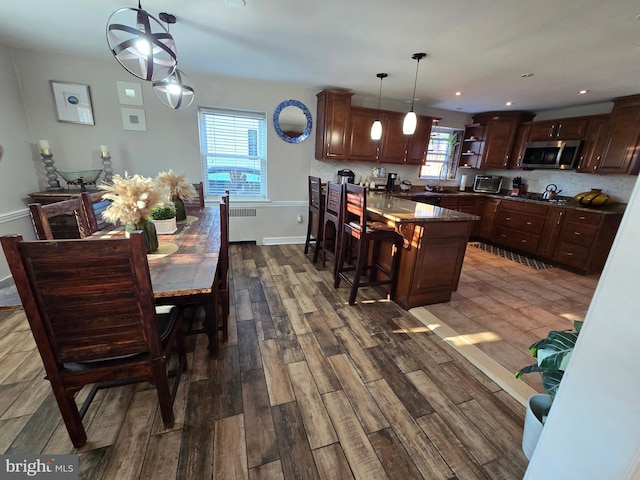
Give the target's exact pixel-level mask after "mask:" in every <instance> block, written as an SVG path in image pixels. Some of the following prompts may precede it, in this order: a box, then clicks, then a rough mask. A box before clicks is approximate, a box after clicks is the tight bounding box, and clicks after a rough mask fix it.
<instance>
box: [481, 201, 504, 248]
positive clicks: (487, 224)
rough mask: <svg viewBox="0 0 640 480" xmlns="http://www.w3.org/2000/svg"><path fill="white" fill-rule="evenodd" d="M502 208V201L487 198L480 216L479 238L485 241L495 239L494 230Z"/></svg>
mask: <svg viewBox="0 0 640 480" xmlns="http://www.w3.org/2000/svg"><path fill="white" fill-rule="evenodd" d="M499 207H500V200H498V199H497V198H487V199H486V200H485V203H484V207H483V209H482V213H481V214H480V217H481V218H480V225H479V226H478V237H480V238H482V239H484V240H491V239H492V238H493V230H494V227H495V224H496V214H497V213H498V208H499Z"/></svg>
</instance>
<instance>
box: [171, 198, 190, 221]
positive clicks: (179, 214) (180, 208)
mask: <svg viewBox="0 0 640 480" xmlns="http://www.w3.org/2000/svg"><path fill="white" fill-rule="evenodd" d="M171 201H172V202H173V204H174V205H175V206H176V221H178V222H179V221H180V220H186V219H187V210H186V209H185V207H184V202H183V201H182V199H181V198H180V197H172V198H171Z"/></svg>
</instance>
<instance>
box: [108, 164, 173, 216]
mask: <svg viewBox="0 0 640 480" xmlns="http://www.w3.org/2000/svg"><path fill="white" fill-rule="evenodd" d="M100 189H101V190H105V191H106V192H107V193H105V194H104V195H103V198H104V199H106V200H111V205H109V206H108V207H107V208H106V209H105V211H104V212H103V213H102V216H103V217H104V219H105V220H107V221H108V222H111V223H113V224H116V223H118V222H120V223H121V224H124V225H137V224H139V223H140V222H142V221H143V220H146V219H147V218H148V217H149V216H150V215H151V210H152V209H153V207H155V206H156V205H162V204H163V203H164V202H165V200H166V199H167V196H168V195H169V190H168V188H167V187H166V186H165V185H160V184H159V183H158V182H156V181H155V180H153V179H152V178H148V177H143V176H141V175H138V174H135V175H133V176H129V174H128V173H127V172H125V174H124V177H121V176H120V175H114V177H113V185H106V184H102V185H100Z"/></svg>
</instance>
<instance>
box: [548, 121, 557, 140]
mask: <svg viewBox="0 0 640 480" xmlns="http://www.w3.org/2000/svg"><path fill="white" fill-rule="evenodd" d="M555 129H556V124H555V123H554V124H553V125H551V130H550V131H549V138H551V137H553V131H554V130H555Z"/></svg>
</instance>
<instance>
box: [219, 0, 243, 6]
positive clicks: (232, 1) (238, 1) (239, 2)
mask: <svg viewBox="0 0 640 480" xmlns="http://www.w3.org/2000/svg"><path fill="white" fill-rule="evenodd" d="M224 3H226V4H227V5H229V6H230V7H235V8H242V7H244V6H245V5H246V4H247V2H245V1H244V0H224Z"/></svg>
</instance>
